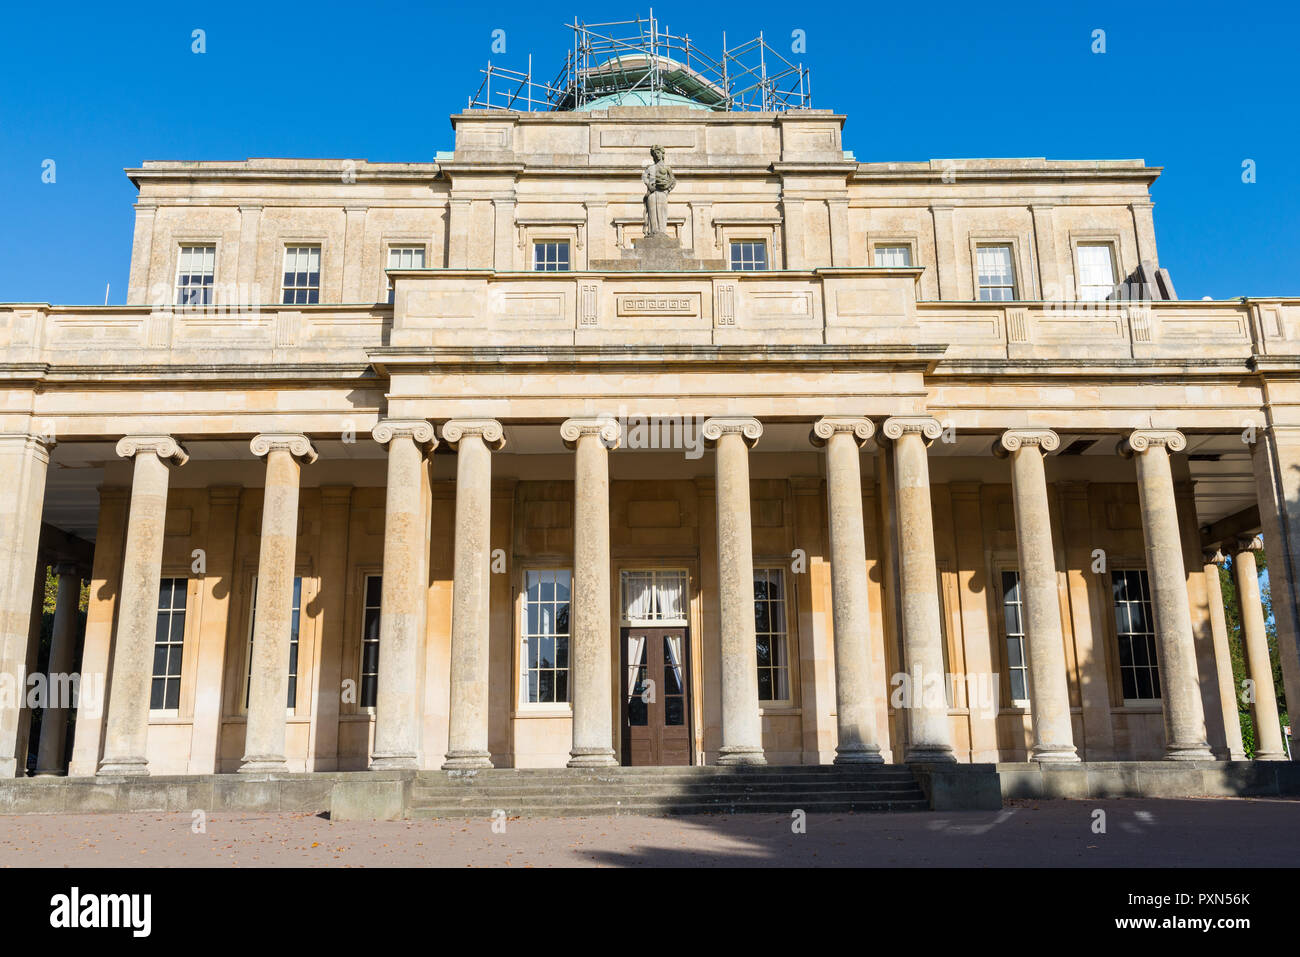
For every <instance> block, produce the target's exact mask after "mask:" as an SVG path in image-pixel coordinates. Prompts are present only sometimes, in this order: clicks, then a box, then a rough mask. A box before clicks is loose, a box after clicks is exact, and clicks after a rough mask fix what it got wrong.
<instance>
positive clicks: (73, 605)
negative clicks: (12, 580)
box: [36, 562, 81, 774]
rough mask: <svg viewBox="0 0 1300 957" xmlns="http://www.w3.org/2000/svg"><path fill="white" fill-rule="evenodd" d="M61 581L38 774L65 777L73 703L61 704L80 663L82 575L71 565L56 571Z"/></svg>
mask: <svg viewBox="0 0 1300 957" xmlns="http://www.w3.org/2000/svg"><path fill="white" fill-rule="evenodd" d="M54 574H55V575H57V576H58V579H59V591H58V597H56V598H55V600H54V632H53V634H52V635H51V636H50V665H49V668H48V671H47V677H48V679H49V680H48V681H47V682H46V687H47V688H48V690H49V702H50V703H49V705H48V706H47V707H46V709H45V713H44V714H43V715H42V716H41V743H40V746H39V748H38V749H37V752H36V773H37V774H62V773H63V770H64V769H63V752H64V750H65V748H64V745H65V743H66V740H67V736H68V712H69V711H70V710H71V709H72V702H71V701H68V700H60V698H59V697H58V696H59V695H61V694H70V693H71V691H72V678H71V675H72V672H73V671H74V670H75V667H76V663H75V661H74V654H75V652H76V650H77V649H76V645H77V606H78V605H80V604H81V572H80V570H79V569H78V568H77V566H76V565H74V564H72V563H70V562H61V563H59V564H58V565H56V566H55V568H54Z"/></svg>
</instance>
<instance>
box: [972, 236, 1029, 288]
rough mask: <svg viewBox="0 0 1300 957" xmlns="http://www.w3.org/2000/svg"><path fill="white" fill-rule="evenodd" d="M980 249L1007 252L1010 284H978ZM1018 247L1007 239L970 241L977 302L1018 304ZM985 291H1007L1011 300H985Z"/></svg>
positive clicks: (1019, 279) (1019, 281) (1019, 280)
mask: <svg viewBox="0 0 1300 957" xmlns="http://www.w3.org/2000/svg"><path fill="white" fill-rule="evenodd" d="M982 249H1005V250H1006V251H1007V264H1008V265H1009V266H1010V267H1011V282H1010V284H1009V285H1008V284H1002V283H998V284H996V285H986V284H984V283H982V282H980V261H979V256H980V250H982ZM1017 250H1018V247H1017V245H1016V243H1015V242H1014V241H1012V240H1008V239H983V238H980V239H972V256H971V269H972V275H973V276H974V279H975V299H976V301H978V302H1019V301H1020V297H1021V295H1022V293H1021V290H1020V284H1021V276H1020V269H1019V267H1018V266H1017V264H1016V260H1017V259H1018V258H1019V257H1018V256H1017ZM985 289H1009V290H1010V292H1011V298H1009V299H985V298H984V296H983V292H984V290H985Z"/></svg>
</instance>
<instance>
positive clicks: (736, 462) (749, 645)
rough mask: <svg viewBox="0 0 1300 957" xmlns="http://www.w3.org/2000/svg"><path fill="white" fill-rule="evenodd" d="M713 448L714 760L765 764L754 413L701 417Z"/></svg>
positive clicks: (756, 424) (758, 429)
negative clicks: (718, 669)
mask: <svg viewBox="0 0 1300 957" xmlns="http://www.w3.org/2000/svg"><path fill="white" fill-rule="evenodd" d="M703 434H704V439H705V441H706V442H708V443H709V445H711V446H714V447H715V448H716V449H717V466H716V467H717V509H718V610H719V618H720V622H719V632H720V635H719V640H720V644H721V650H722V746H721V747H720V748H719V749H718V763H719V764H766V763H767V759H766V758H765V757H764V756H763V726H762V722H761V721H760V720H759V713H758V640H757V637H756V636H755V631H754V543H753V530H752V528H751V525H750V515H749V450H750V448H751V447H752V446H753V445H754V443H755V442H757V441H758V440H759V437H760V436H762V434H763V426H762V424H761V423H760V422H759V421H758V419H751V418H732V417H719V418H713V419H706V420H705V421H704V426H703Z"/></svg>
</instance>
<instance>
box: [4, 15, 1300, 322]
mask: <svg viewBox="0 0 1300 957" xmlns="http://www.w3.org/2000/svg"><path fill="white" fill-rule="evenodd" d="M654 7H655V13H656V15H657V16H658V18H659V20H660V21H661V23H663V24H664V25H665V26H666V27H668V28H670V29H672V30H673V32H679V33H680V32H689V33H690V34H691V36H692V39H693V40H695V41H696V42H697V43H699V44H701V45H704V46H708V47H714V48H716V47H717V46H719V45H720V44H719V40H720V36H721V33H722V31H723V30H724V29H725V30H726V31H727V33H728V39H729V40H731V41H732V43H733V44H734V43H735V42H736V41H737V40H739V39H741V38H743V37H746V36H749V35H753V34H756V33H757V32H758V31H759V30H760V29H761V30H764V31H765V32H766V34H767V36H768V39H769V41H771V42H775V43H781V42H784V43H785V44H786V45H787V47H786V48H787V49H788V44H789V42H790V41H789V38H790V35H791V31H792V30H794V29H796V28H797V29H802V30H804V31H806V35H807V47H808V48H807V52H806V54H804V55H803V56H802V57H801V58H802V59H803V60H804V61H805V62H806V63H807V64H808V65H810V66H811V68H812V73H813V91H814V106H817V107H821V108H830V109H834V110H837V111H839V112H843V113H846V114H847V115H848V124H847V126H846V129H845V146H846V147H847V148H849V149H852V150H854V151H855V153H856V154H857V157H858V159H860V160H870V161H889V160H925V159H930V158H950V157H968V156H1047V157H1049V158H1055V159H1110V158H1133V157H1141V158H1142V159H1145V160H1146V161H1147V162H1148V163H1150V164H1152V165H1158V166H1163V167H1165V173H1164V175H1163V176H1162V177H1161V178H1160V180H1159V181H1158V182H1157V184H1156V186H1155V188H1154V192H1153V198H1154V199H1155V203H1156V210H1155V216H1156V229H1157V239H1158V242H1159V248H1160V253H1161V256H1160V258H1161V264H1162V265H1164V266H1166V267H1167V268H1169V269H1170V270H1171V272H1172V274H1173V278H1174V283H1175V286H1176V287H1177V289H1178V292H1179V294H1180V295H1181V296H1182V298H1184V299H1192V298H1200V297H1202V296H1207V295H1208V296H1214V297H1215V298H1228V297H1232V296H1239V295H1292V296H1295V295H1300V271H1298V270H1297V268H1296V263H1297V261H1298V260H1300V226H1298V224H1300V188H1298V186H1300V123H1297V119H1300V116H1298V114H1300V106H1298V104H1300V97H1298V96H1297V93H1300V81H1298V80H1297V77H1298V76H1300V74H1298V73H1297V60H1298V59H1300V53H1298V52H1297V50H1296V37H1297V26H1298V25H1300V12H1297V10H1298V6H1297V4H1295V3H1282V2H1274V3H1270V2H1263V3H1261V2H1253V0H1252V2H1248V3H1237V4H1224V3H1214V4H1208V3H1205V4H1202V3H1162V2H1151V3H1143V4H1139V5H1134V4H1133V3H1131V2H1125V3H1120V2H1074V3H1071V2H1064V0H1063V2H1054V3H1048V2H1034V3H1027V2H1014V0H1007V2H1003V3H996V2H985V3H970V2H965V3H947V2H931V3H924V4H916V3H871V4H848V3H841V4H829V3H827V4H822V3H807V2H801V3H773V2H769V0H754V2H751V3H748V4H740V5H733V4H725V5H724V4H702V3H698V2H697V3H664V2H660V3H655V4H654ZM724 7H725V8H726V9H724ZM648 8H649V4H648V3H646V4H644V5H643V6H640V7H638V6H636V5H635V3H634V2H624V3H588V2H578V3H573V2H565V0H561V2H559V3H558V4H556V5H552V4H547V3H536V2H530V3H518V4H512V3H508V2H503V0H497V2H494V3H477V4H476V3H450V4H446V3H433V2H420V0H405V2H400V3H398V2H387V0H370V2H365V3H358V2H355V0H353V2H347V3H334V2H326V0H317V2H314V3H302V2H299V3H289V4H280V3H267V2H262V3H240V2H228V3H219V4H218V3H214V4H178V3H174V2H173V3H160V2H151V0H137V2H135V3H131V4H120V3H112V4H100V3H95V4H90V3H77V2H66V3H48V4H47V3H19V2H11V3H8V4H6V9H5V10H4V12H3V14H0V183H2V184H3V192H2V193H0V210H2V211H3V213H2V218H0V301H49V302H55V303H99V302H103V300H104V285H105V283H112V293H111V296H110V300H109V301H110V302H115V303H120V302H122V301H123V300H124V296H125V292H126V279H127V271H128V267H129V261H130V246H131V230H132V223H133V218H134V214H133V211H132V208H131V204H132V203H133V201H134V197H135V189H134V187H133V186H132V185H131V184H130V182H128V181H127V179H126V177H125V176H124V175H123V174H122V169H123V168H124V167H128V166H136V165H139V164H140V163H141V162H142V161H143V160H146V159H186V160H212V159H243V158H246V157H249V156H295V157H352V158H364V159H369V160H375V161H385V160H388V161H427V160H431V159H432V158H433V154H434V151H435V150H439V149H449V148H450V147H451V145H452V144H451V127H450V124H449V123H448V121H447V116H448V114H449V113H451V112H454V111H456V110H458V109H460V108H462V107H463V106H464V104H465V101H466V97H467V96H468V95H469V94H470V93H471V92H472V91H473V90H474V89H475V88H476V87H477V85H478V81H479V76H478V74H477V70H478V69H479V68H480V67H481V66H483V65H484V64H485V63H486V61H487V60H488V59H489V58H491V59H493V60H494V61H496V62H499V63H501V64H502V65H507V66H522V65H523V64H524V63H525V62H526V57H527V55H528V53H530V52H531V53H533V54H534V63H535V64H536V65H537V68H538V69H537V72H538V73H541V74H547V75H548V78H549V75H550V74H553V72H555V71H558V69H559V66H560V56H561V54H562V51H563V50H564V48H565V45H566V44H567V43H568V42H569V31H568V30H566V29H564V28H563V26H562V24H563V23H565V22H568V21H571V20H572V18H573V16H574V15H575V14H576V15H578V16H580V17H582V18H583V19H585V20H587V21H604V20H615V19H627V18H629V17H631V16H634V15H635V14H636V13H638V12H639V13H641V14H643V15H644V14H645V13H646V11H647V10H648ZM729 10H734V11H735V12H734V13H731V12H728V11H729ZM196 28H201V29H203V30H205V31H206V34H207V52H206V53H204V54H202V55H197V54H194V53H192V52H191V49H190V47H191V31H192V30H194V29H196ZM497 28H500V29H503V30H505V31H506V42H507V52H506V54H505V55H504V56H502V55H493V54H492V52H491V50H490V44H491V32H492V31H493V30H494V29H497ZM1095 29H1103V30H1105V31H1106V48H1107V51H1106V53H1104V54H1094V53H1093V52H1092V51H1091V46H1092V31H1093V30H1095ZM46 159H53V160H54V161H55V163H56V164H57V165H56V167H55V169H56V182H55V183H53V184H45V183H42V181H41V173H42V163H43V161H44V160H46ZM1245 159H1253V160H1254V161H1255V163H1256V170H1257V174H1256V175H1257V181H1256V182H1255V183H1253V184H1244V183H1243V182H1242V176H1241V174H1242V161H1243V160H1245Z"/></svg>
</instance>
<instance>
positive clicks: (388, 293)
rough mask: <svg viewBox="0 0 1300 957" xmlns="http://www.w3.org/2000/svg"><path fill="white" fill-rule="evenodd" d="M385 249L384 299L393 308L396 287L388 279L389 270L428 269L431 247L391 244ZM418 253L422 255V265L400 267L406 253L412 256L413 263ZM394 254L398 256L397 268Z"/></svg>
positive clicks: (420, 244) (421, 244) (419, 244)
mask: <svg viewBox="0 0 1300 957" xmlns="http://www.w3.org/2000/svg"><path fill="white" fill-rule="evenodd" d="M384 248H385V250H386V252H385V253H384V289H385V296H384V299H385V301H386V302H387V303H388V304H389V305H390V306H391V305H392V304H393V294H394V293H395V292H396V287H394V286H393V280H392V279H390V278H389V277H388V270H390V269H427V268H428V263H429V247H428V246H427V245H425V244H424V243H405V242H391V243H389V244H388V245H387V246H385V247H384ZM417 252H418V253H419V254H420V265H418V266H414V265H412V266H404V265H400V261H401V257H402V256H403V255H405V254H406V253H410V254H412V255H411V259H412V261H414V259H415V256H414V254H415V253H417ZM393 253H397V254H398V257H399V258H398V261H399V265H396V266H394V265H393Z"/></svg>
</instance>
